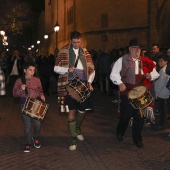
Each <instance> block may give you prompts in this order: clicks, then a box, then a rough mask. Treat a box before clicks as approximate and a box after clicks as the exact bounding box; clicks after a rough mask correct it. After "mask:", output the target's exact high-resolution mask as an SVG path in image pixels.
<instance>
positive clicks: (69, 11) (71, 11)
mask: <svg viewBox="0 0 170 170" xmlns="http://www.w3.org/2000/svg"><path fill="white" fill-rule="evenodd" d="M73 22H74V9H73V6H72V7H70V8H68V9H67V25H69V24H72V23H73Z"/></svg>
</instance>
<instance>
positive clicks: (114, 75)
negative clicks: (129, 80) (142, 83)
mask: <svg viewBox="0 0 170 170" xmlns="http://www.w3.org/2000/svg"><path fill="white" fill-rule="evenodd" d="M134 61H135V74H138V59H135V60H134ZM121 70H122V57H120V58H119V59H118V60H117V61H116V62H115V63H114V65H113V68H112V71H111V74H110V79H111V80H112V82H113V83H114V84H115V85H119V84H121V83H123V82H122V80H121V75H120V71H121ZM141 71H142V70H141ZM141 74H144V73H143V71H142V72H141ZM150 74H151V81H153V80H155V79H157V78H158V77H159V73H158V72H157V71H156V69H155V68H154V69H153V71H152V72H151V73H150Z"/></svg>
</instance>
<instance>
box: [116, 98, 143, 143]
mask: <svg viewBox="0 0 170 170" xmlns="http://www.w3.org/2000/svg"><path fill="white" fill-rule="evenodd" d="M120 100H121V103H120V121H119V123H118V126H117V134H121V135H122V136H124V134H125V132H126V129H127V127H128V124H129V121H130V119H131V118H132V117H133V124H132V140H133V142H138V141H142V135H141V132H142V128H143V124H144V118H143V117H141V115H140V113H139V110H138V109H134V108H133V107H132V105H131V104H130V102H129V99H128V98H127V96H123V95H122V96H121V97H120Z"/></svg>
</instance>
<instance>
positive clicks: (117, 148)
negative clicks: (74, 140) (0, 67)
mask: <svg viewBox="0 0 170 170" xmlns="http://www.w3.org/2000/svg"><path fill="white" fill-rule="evenodd" d="M111 100H112V97H111V96H105V95H102V94H101V92H100V91H99V90H98V89H95V91H94V94H93V101H94V111H88V112H87V114H86V117H85V120H84V122H83V125H82V132H83V135H84V137H85V140H84V141H83V142H82V141H79V142H78V147H77V150H76V151H73V152H71V151H69V149H68V146H69V144H70V134H69V132H68V124H67V116H66V114H63V115H60V114H59V113H58V112H57V96H56V95H54V94H51V95H50V96H47V101H46V102H47V103H48V104H50V106H49V110H48V113H47V114H46V117H45V119H44V120H43V122H42V126H41V131H40V140H41V143H42V147H41V148H40V149H36V148H33V147H32V149H31V152H30V153H24V152H23V146H24V138H23V123H22V119H21V114H20V111H19V110H20V104H19V101H18V100H17V99H13V98H12V97H11V96H9V95H7V96H6V97H1V98H0V116H1V119H0V160H1V161H0V169H1V170H52V169H53V170H105V169H106V170H124V169H126V170H132V169H134V170H142V169H145V170H169V169H170V141H165V140H163V139H164V138H165V137H166V136H167V134H168V133H170V129H169V128H168V129H166V130H163V131H154V130H153V129H152V127H151V126H150V125H147V126H146V125H145V126H144V129H143V142H144V145H145V147H144V149H138V148H137V147H135V146H134V145H133V143H132V139H131V128H130V127H129V128H128V130H127V132H126V134H125V137H124V141H123V142H122V143H119V142H118V141H117V139H116V136H115V128H116V124H117V113H116V112H117V104H114V103H112V102H111Z"/></svg>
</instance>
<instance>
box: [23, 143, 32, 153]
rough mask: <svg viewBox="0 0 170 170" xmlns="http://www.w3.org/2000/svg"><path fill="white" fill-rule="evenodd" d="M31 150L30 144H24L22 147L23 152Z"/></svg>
mask: <svg viewBox="0 0 170 170" xmlns="http://www.w3.org/2000/svg"><path fill="white" fill-rule="evenodd" d="M30 150H31V145H30V144H26V145H25V147H24V152H26V153H28V152H30Z"/></svg>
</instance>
